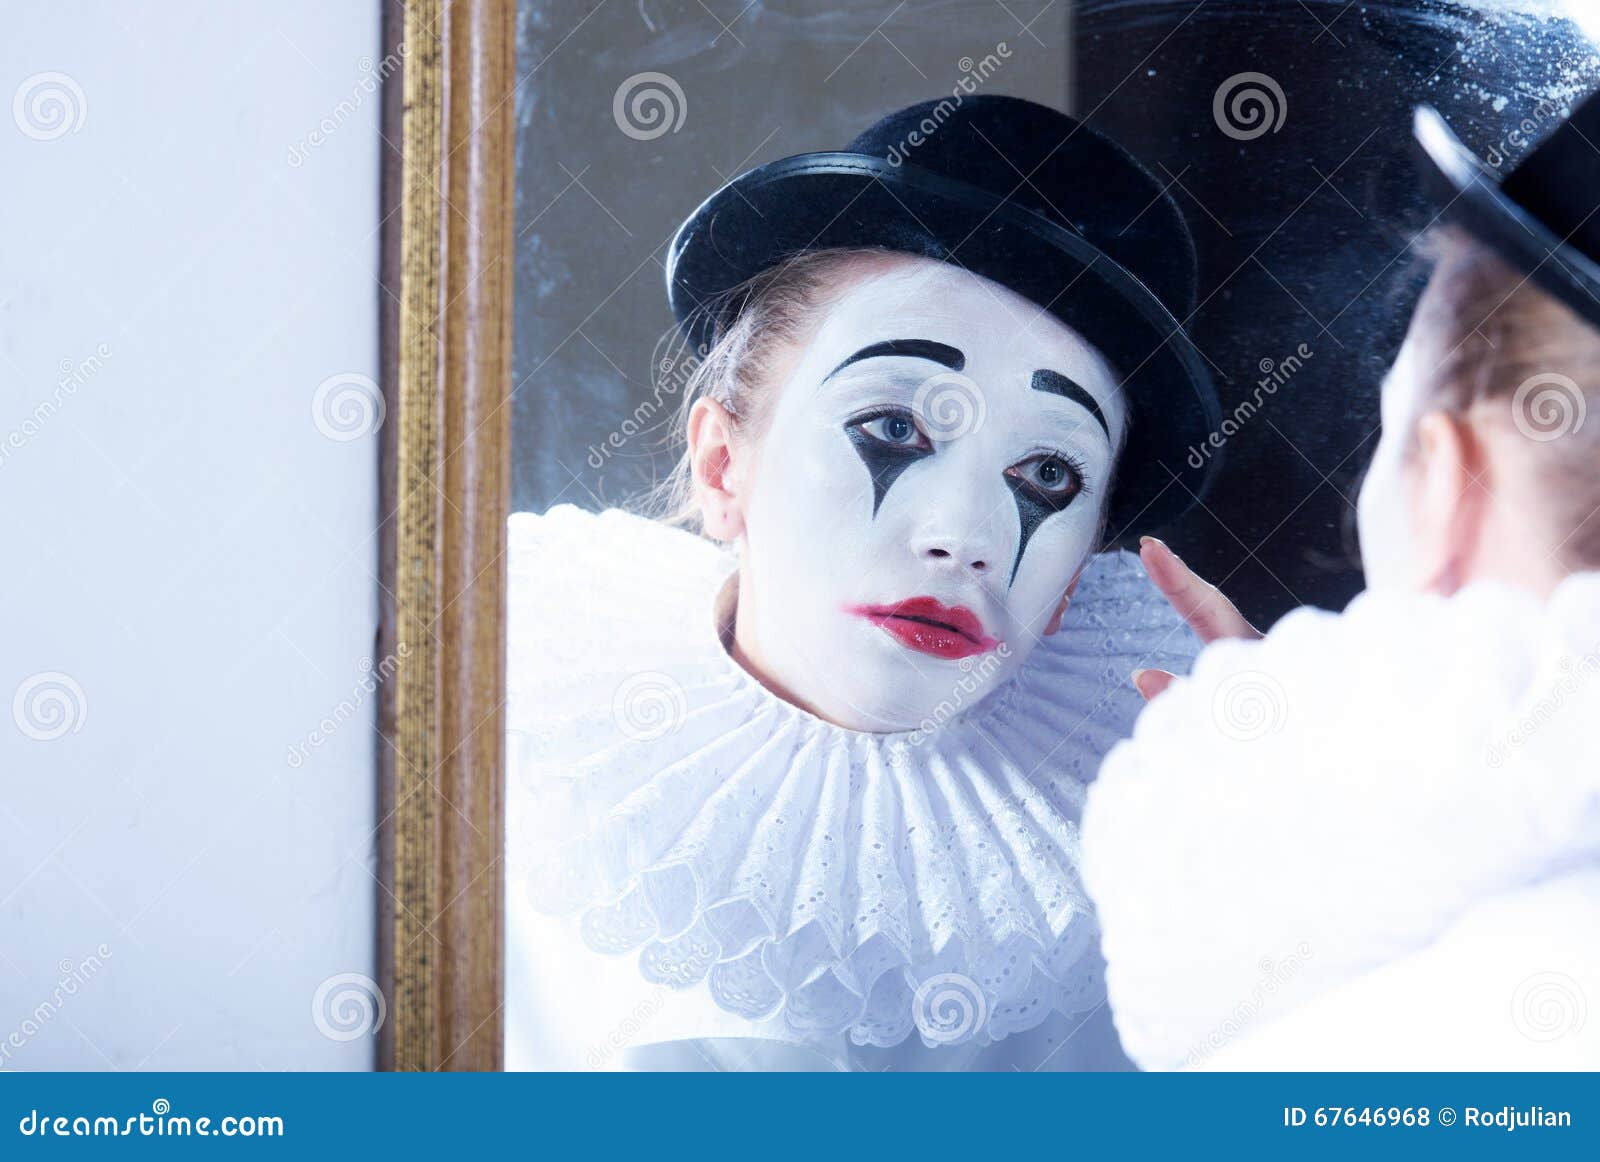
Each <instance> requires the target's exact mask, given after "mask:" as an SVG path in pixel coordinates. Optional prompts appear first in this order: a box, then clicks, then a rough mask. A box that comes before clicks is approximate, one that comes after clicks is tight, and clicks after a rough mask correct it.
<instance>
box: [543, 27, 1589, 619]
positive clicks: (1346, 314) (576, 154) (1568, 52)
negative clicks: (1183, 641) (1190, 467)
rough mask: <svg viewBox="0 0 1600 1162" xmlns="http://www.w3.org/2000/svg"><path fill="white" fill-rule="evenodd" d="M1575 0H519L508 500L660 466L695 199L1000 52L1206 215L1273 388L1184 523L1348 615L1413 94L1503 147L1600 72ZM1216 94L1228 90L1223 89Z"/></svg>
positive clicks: (1233, 432) (1220, 306)
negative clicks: (681, 234)
mask: <svg viewBox="0 0 1600 1162" xmlns="http://www.w3.org/2000/svg"><path fill="white" fill-rule="evenodd" d="M1559 8H1560V4H1559V0H1506V2H1505V3H1480V4H1465V3H1447V2H1443V0H1415V2H1411V3H1347V2H1345V0H1252V2H1244V0H1204V2H1201V0H1077V3H1076V4H1071V5H1069V3H1068V0H1004V2H1003V3H1002V2H1000V0H908V2H906V3H901V4H898V5H897V4H896V3H894V2H893V0H888V2H884V0H841V2H837V3H832V4H827V5H823V4H819V3H816V2H815V0H776V2H772V3H750V0H705V2H704V3H703V4H702V3H701V2H700V0H600V2H599V3H598V4H597V3H595V0H577V2H576V3H571V2H564V3H558V4H546V3H534V2H532V0H525V2H524V4H523V5H522V10H521V13H520V16H519V36H518V55H519V74H520V76H521V78H522V80H521V84H520V85H519V88H518V92H517V119H518V127H519V128H518V133H519V140H518V161H517V167H518V176H517V218H518V235H519V236H518V245H517V271H516V296H517V323H516V338H515V344H516V351H515V371H516V384H517V386H516V394H515V397H514V399H515V403H514V407H515V411H514V417H513V441H514V445H515V449H516V472H515V477H514V484H513V503H514V505H515V507H516V508H518V509H536V510H542V509H544V508H547V507H549V506H550V505H551V504H555V503H559V502H563V501H565V502H571V503H575V504H578V505H581V506H584V507H588V508H595V509H598V508H601V507H605V506H607V505H615V504H618V503H622V502H625V501H627V500H628V499H630V498H631V497H633V496H634V495H636V494H637V493H638V492H639V491H641V490H642V489H643V488H645V487H647V486H648V485H649V484H650V483H651V482H652V481H653V480H654V479H655V478H656V477H657V476H658V475H659V474H661V473H664V472H665V471H666V470H667V469H668V468H669V467H670V463H669V461H668V459H667V457H666V456H665V454H664V453H663V452H662V443H661V441H662V437H663V436H664V435H665V434H666V432H667V430H668V426H669V425H670V424H671V423H672V420H673V418H674V412H673V408H674V407H675V405H676V403H677V394H676V392H677V389H678V388H680V387H681V386H682V380H683V377H684V375H685V373H686V367H685V366H684V364H682V363H681V362H673V361H672V360H670V359H664V358H663V356H664V354H666V353H667V352H668V351H669V347H668V345H667V344H665V343H663V342H662V339H663V336H665V335H667V334H669V333H670V330H671V317H670V315H669V313H668V311H667V307H666V299H665V293H664V289H663V282H664V275H663V271H662V263H663V261H664V258H665V253H666V248H667V245H668V243H669V241H670V239H671V236H672V233H673V231H674V230H675V229H676V227H677V225H678V224H679V222H681V221H682V219H683V218H684V217H686V216H687V215H688V213H689V212H690V211H691V210H692V209H693V208H694V206H695V205H697V204H698V203H699V202H700V201H701V200H703V199H704V198H705V197H706V196H707V195H709V194H710V193H711V192H712V191H713V190H714V189H715V188H716V187H718V186H719V185H721V184H722V183H723V182H724V181H725V180H727V179H728V178H730V177H732V176H733V175H735V174H736V173H739V172H742V171H743V170H745V169H748V168H750V167H751V166H754V165H758V164H760V163H761V162H764V161H768V160H771V159H773V158H777V157H782V156H786V155H788V154H792V153H798V152H802V151H805V150H810V149H835V148H839V147H840V146H842V145H843V144H844V143H845V142H846V141H847V140H848V139H849V138H851V137H853V136H854V135H855V134H856V133H857V132H858V131H859V130H860V129H862V128H863V127H865V126H866V125H867V124H868V123H870V122H871V121H873V120H875V119H876V118H877V117H879V116H881V115H882V114H883V113H885V112H888V111H889V110H891V109H893V108H896V107H898V106H901V105H905V104H909V103H911V102H913V101H917V100H922V99H925V98H929V97H934V96H939V95H946V94H949V93H950V92H951V91H952V89H953V88H954V87H955V86H956V84H957V83H958V82H959V81H960V80H961V79H962V77H963V76H969V75H971V74H972V73H973V72H974V71H976V70H979V69H980V68H981V67H982V65H983V62H984V61H985V59H986V58H988V59H989V60H990V61H991V63H996V62H997V67H994V68H993V69H992V70H991V71H990V73H989V75H988V76H987V78H986V79H985V80H983V81H982V83H981V85H980V87H979V89H978V91H980V92H990V93H1008V94H1013V95H1016V96H1023V97H1028V98H1030V99H1033V100H1036V101H1042V102H1046V103H1051V104H1055V105H1057V106H1058V107H1062V108H1066V109H1068V110H1069V111H1072V112H1075V113H1077V115H1079V116H1080V117H1084V118H1085V119H1087V120H1088V121H1089V122H1090V123H1091V124H1093V125H1095V126H1096V127H1097V128H1100V129H1102V130H1104V131H1106V132H1108V133H1110V134H1111V135H1112V136H1114V137H1116V138H1118V139H1119V140H1121V141H1122V142H1123V143H1124V144H1125V145H1127V146H1128V147H1129V148H1130V149H1131V150H1132V151H1133V152H1134V153H1136V154H1137V155H1138V156H1139V157H1140V158H1141V159H1142V160H1144V161H1145V162H1146V164H1148V165H1149V166H1150V167H1151V168H1152V169H1153V170H1154V171H1155V172H1156V174H1157V175H1158V176H1159V177H1161V179H1162V180H1163V181H1164V182H1167V183H1169V188H1170V190H1171V192H1172V194H1173V196H1174V197H1176V198H1177V200H1178V203H1179V205H1180V206H1181V207H1182V208H1183V210H1184V213H1185V214H1186V215H1187V217H1188V218H1189V222H1190V225H1191V227H1192V229H1193V230H1194V232H1195V235H1196V239H1197V242H1198V245H1199V249H1200V255H1201V277H1200V294H1201V297H1202V303H1201V306H1200V308H1199V309H1198V310H1197V312H1196V314H1195V317H1194V318H1193V319H1192V320H1191V321H1190V326H1191V329H1192V332H1193V334H1194V337H1195V340H1196V342H1197V344H1198V345H1199V347H1200V349H1201V351H1202V352H1204V354H1205V356H1206V358H1207V359H1208V360H1209V361H1210V363H1211V366H1212V372H1213V375H1214V376H1215V378H1216V381H1217V385H1218V389H1219V393H1220V395H1221V397H1222V401H1223V410H1224V414H1225V415H1227V414H1230V413H1232V412H1233V411H1234V409H1235V408H1236V407H1237V406H1238V405H1239V404H1240V403H1241V402H1245V401H1249V402H1250V403H1251V405H1252V406H1253V405H1255V404H1259V407H1257V408H1255V409H1254V410H1253V412H1250V413H1248V414H1245V415H1244V416H1243V418H1241V419H1240V420H1239V422H1238V423H1237V427H1236V429H1234V428H1230V429H1229V430H1228V432H1227V433H1226V438H1225V440H1224V445H1223V448H1222V450H1221V453H1220V454H1221V455H1222V456H1224V458H1225V459H1224V467H1223V471H1222V474H1221V477H1220V479H1219V482H1218V485H1217V487H1216V488H1215V490H1214V491H1213V492H1212V494H1211V495H1210V496H1209V497H1208V498H1207V501H1206V505H1205V507H1204V508H1203V509H1197V510H1196V511H1194V512H1193V513H1192V514H1191V515H1190V516H1189V517H1187V518H1186V519H1185V520H1184V521H1183V522H1182V524H1181V525H1179V526H1178V527H1177V528H1175V529H1172V530H1170V531H1169V534H1168V540H1169V541H1170V542H1171V543H1172V544H1173V545H1174V547H1176V548H1177V549H1178V550H1179V552H1180V553H1182V554H1183V556H1184V557H1185V558H1186V559H1187V560H1188V561H1189V562H1190V564H1192V565H1193V566H1194V567H1195V568H1197V569H1198V570H1199V571H1201V572H1202V573H1203V574H1204V575H1206V576H1207V577H1208V578H1210V579H1212V580H1214V581H1217V582H1218V583H1219V584H1221V585H1222V586H1223V587H1224V588H1225V589H1226V591H1227V592H1228V593H1229V594H1230V595H1232V596H1233V597H1234V598H1235V600H1236V601H1238V602H1239V604H1240V606H1241V607H1242V608H1243V609H1244V610H1245V612H1246V613H1247V614H1248V615H1250V616H1251V617H1252V618H1253V619H1254V620H1256V622H1257V624H1260V625H1263V626H1264V625H1266V624H1269V623H1270V622H1271V621H1273V620H1275V619H1276V618H1277V617H1278V616H1280V615H1281V614H1282V613H1284V612H1286V611H1287V610H1288V609H1290V608H1292V607H1293V606H1295V605H1299V604H1303V603H1311V604H1317V605H1322V606H1325V607H1331V608H1337V607H1340V606H1342V605H1343V604H1344V603H1345V601H1347V600H1348V599H1349V597H1350V596H1352V595H1353V594H1354V593H1355V592H1356V591H1357V590H1358V589H1359V588H1360V585H1361V578H1360V573H1359V567H1358V564H1357V562H1356V559H1355V551H1354V545H1355V542H1354V500H1355V495H1356V488H1357V486H1358V483H1359V476H1360V473H1361V471H1362V470H1363V468H1364V466H1365V464H1366V461H1367V458H1368V457H1369V456H1370V454H1371V450H1372V446H1373V443H1374V441H1375V439H1376V436H1377V415H1378V410H1377V390H1378V384H1379V381H1380V379H1381V376H1382V373H1383V370H1384V368H1385V367H1386V365H1387V363H1388V361H1389V360H1390V359H1391V358H1392V356H1393V352H1394V349H1395V348H1396V347H1397V346H1398V345H1399V341H1400V338H1401V335H1402V333H1403V328H1404V323H1405V320H1406V316H1407V315H1408V313H1409V310H1410V307H1411V304H1412V302H1413V301H1414V296H1415V293H1416V291H1417V290H1418V289H1419V287H1420V278H1421V275H1422V273H1423V272H1422V268H1421V266H1420V262H1419V259H1418V258H1417V255H1416V250H1415V247H1414V246H1413V245H1412V242H1413V240H1414V238H1415V236H1416V234H1417V232H1418V231H1419V230H1420V229H1421V228H1422V227H1423V226H1425V225H1426V224H1427V223H1428V221H1429V217H1430V214H1429V212H1428V210H1427V208H1426V207H1425V205H1424V203H1423V201H1422V199H1421V198H1420V197H1419V196H1418V194H1417V192H1416V190H1415V187H1414V183H1413V181H1412V177H1411V172H1410V164H1409V149H1410V118H1411V109H1412V107H1413V106H1414V105H1415V104H1417V103H1418V102H1422V101H1427V102H1429V103H1432V104H1434V105H1435V106H1437V107H1438V108H1439V109H1440V110H1441V111H1442V112H1443V113H1444V114H1445V116H1446V117H1447V118H1448V119H1449V120H1450V122H1451V124H1452V125H1453V126H1454V127H1455V129H1456V131H1457V132H1458V133H1459V134H1460V135H1461V136H1462V138H1463V139H1464V140H1465V141H1466V142H1467V144H1468V145H1469V146H1471V147H1473V148H1475V149H1477V150H1478V151H1479V152H1480V155H1481V156H1483V157H1484V158H1485V160H1487V161H1489V162H1490V163H1491V164H1495V165H1505V166H1509V165H1512V164H1514V163H1515V160H1516V158H1517V157H1518V156H1520V155H1521V154H1522V153H1523V152H1525V150H1526V148H1527V145H1528V143H1529V142H1530V141H1531V140H1535V139H1537V137H1538V136H1539V135H1540V134H1542V133H1543V132H1544V131H1545V130H1546V129H1547V128H1548V127H1549V126H1550V125H1551V124H1553V122H1554V121H1555V119H1556V118H1558V117H1560V116H1562V115H1564V114H1565V112H1566V111H1567V110H1568V108H1569V107H1570V105H1571V103H1572V101H1573V99H1574V98H1576V97H1579V96H1581V95H1583V94H1584V93H1586V92H1588V91H1589V90H1591V89H1593V88H1595V87H1596V86H1600V61H1597V60H1596V57H1595V53H1594V49H1593V46H1592V44H1591V43H1590V42H1589V41H1587V40H1586V39H1584V37H1583V36H1582V35H1581V34H1580V33H1579V31H1578V30H1577V29H1576V28H1574V27H1573V26H1572V25H1571V24H1570V23H1568V22H1567V21H1565V20H1563V19H1552V18H1550V13H1551V12H1553V11H1556V10H1558V9H1559ZM1001 44H1004V45H1005V46H1006V51H1007V52H1008V53H1009V54H1010V55H1009V56H1006V57H1005V58H1004V59H1000V58H999V56H998V55H997V50H998V47H999V46H1000V45H1001ZM558 48H559V49H560V51H559V52H558V51H556V50H557V49H558ZM1252 73H1253V74H1258V77H1256V78H1251V77H1244V76H1242V74H1252ZM1260 77H1265V78H1266V79H1267V81H1270V85H1268V84H1267V83H1266V82H1264V81H1262V80H1260V79H1259V78H1260ZM1273 86H1275V87H1276V91H1274V89H1273ZM1219 90H1220V91H1222V92H1223V95H1224V98H1227V97H1229V96H1231V97H1232V98H1233V101H1229V100H1224V103H1223V106H1222V108H1221V110H1220V111H1219V109H1218V108H1217V106H1216V104H1215V101H1216V98H1217V95H1218V93H1219ZM1280 94H1281V96H1280ZM1254 95H1259V96H1261V97H1262V100H1260V101H1253V100H1252V98H1253V96H1254ZM619 99H620V104H619ZM1234 102H1241V104H1235V103H1234ZM1252 110H1254V112H1255V114H1256V115H1258V116H1261V115H1264V116H1267V117H1269V118H1270V121H1271V124H1273V125H1275V126H1276V128H1275V130H1274V129H1268V128H1265V126H1264V125H1263V124H1261V123H1257V122H1252V121H1251V120H1250V117H1251V111H1252ZM668 126H674V127H675V128H668ZM1302 351H1305V352H1309V354H1308V355H1304V356H1302V354H1301V352H1302ZM1263 381H1265V382H1263ZM1219 435H1223V433H1219ZM619 436H620V439H618V438H617V437H619ZM619 445H620V446H619ZM1212 454H1213V455H1216V454H1218V453H1216V452H1213V453H1212Z"/></svg>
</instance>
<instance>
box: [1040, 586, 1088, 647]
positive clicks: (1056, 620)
mask: <svg viewBox="0 0 1600 1162" xmlns="http://www.w3.org/2000/svg"><path fill="white" fill-rule="evenodd" d="M1082 580H1083V570H1082V569H1079V570H1078V571H1077V572H1076V573H1074V574H1073V575H1072V580H1071V581H1069V582H1068V583H1067V591H1066V592H1065V593H1063V594H1062V595H1061V600H1060V601H1058V602H1056V608H1055V612H1054V613H1052V614H1051V615H1050V620H1049V622H1048V623H1046V625H1045V627H1044V635H1045V637H1049V636H1050V635H1051V634H1053V633H1055V632H1056V631H1057V630H1059V629H1060V628H1061V619H1062V618H1064V617H1066V616H1067V606H1069V605H1071V604H1072V595H1073V594H1074V593H1076V592H1077V591H1078V582H1079V581H1082Z"/></svg>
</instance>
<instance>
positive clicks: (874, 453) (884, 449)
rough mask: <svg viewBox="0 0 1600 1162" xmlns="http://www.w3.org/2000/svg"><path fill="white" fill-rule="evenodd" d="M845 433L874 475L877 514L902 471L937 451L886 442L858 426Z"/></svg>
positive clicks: (870, 472) (874, 511) (874, 500)
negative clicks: (904, 446) (890, 487)
mask: <svg viewBox="0 0 1600 1162" xmlns="http://www.w3.org/2000/svg"><path fill="white" fill-rule="evenodd" d="M845 435H847V436H848V437H850V443H851V445H852V446H853V447H854V448H855V450H856V455H857V456H860V457H861V462H862V463H863V464H865V465H866V466H867V475H868V476H870V477H872V515H873V516H874V517H876V516H877V515H878V509H879V508H881V507H882V506H883V498H884V497H885V496H886V495H888V492H889V486H890V485H892V484H893V483H894V482H895V481H896V480H897V479H899V477H900V473H902V472H904V471H905V470H906V469H907V468H909V467H911V466H912V465H913V464H915V463H916V462H917V461H918V460H920V459H922V458H923V457H924V456H931V455H933V453H932V452H930V451H928V450H927V449H925V448H896V447H894V446H893V445H891V444H885V443H884V442H883V441H882V440H879V439H875V438H873V437H872V436H869V435H868V434H867V433H866V432H864V431H862V430H861V429H860V428H859V427H855V426H851V427H848V428H846V429H845Z"/></svg>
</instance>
